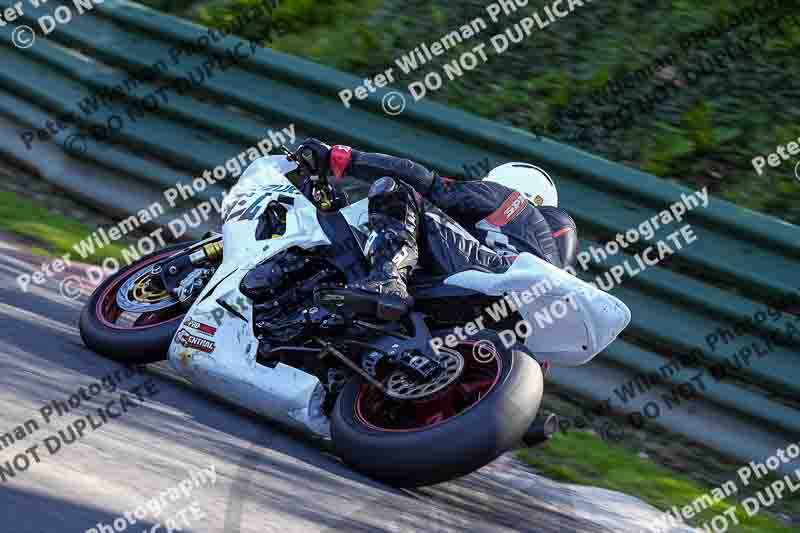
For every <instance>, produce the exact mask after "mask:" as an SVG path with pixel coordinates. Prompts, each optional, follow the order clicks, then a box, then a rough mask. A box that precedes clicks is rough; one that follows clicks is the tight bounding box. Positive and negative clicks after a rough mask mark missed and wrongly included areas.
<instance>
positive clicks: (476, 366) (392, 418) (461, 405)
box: [355, 342, 503, 433]
mask: <svg viewBox="0 0 800 533" xmlns="http://www.w3.org/2000/svg"><path fill="white" fill-rule="evenodd" d="M475 344H476V343H475V342H462V343H459V344H458V345H457V346H456V347H455V350H456V351H458V352H459V353H460V354H461V355H462V356H463V357H464V371H463V372H462V374H461V376H460V377H459V378H458V380H457V381H456V382H455V383H453V384H452V385H450V386H449V387H448V388H447V389H445V390H444V391H442V393H440V394H439V395H436V396H435V397H434V398H431V399H429V400H425V401H408V402H402V403H400V402H396V401H394V400H392V399H390V398H387V397H386V396H384V395H383V393H382V392H380V391H379V390H377V389H376V388H375V387H371V386H369V385H367V384H364V385H361V387H360V388H359V390H358V394H357V396H356V401H355V415H356V418H357V419H358V420H359V422H361V423H362V424H364V425H365V426H367V427H369V428H370V429H373V430H376V431H383V432H388V433H408V432H413V431H422V430H428V429H431V428H434V427H436V426H438V425H440V424H444V423H446V422H448V421H450V420H452V419H454V418H456V417H458V416H461V415H463V414H464V413H466V412H467V411H469V410H470V409H472V408H474V407H475V406H476V405H478V404H479V403H480V402H482V401H483V400H485V399H486V397H487V396H488V395H489V393H490V392H491V391H492V389H494V387H495V385H497V382H498V381H500V376H501V375H502V372H503V361H502V359H501V358H500V357H499V356H497V355H496V356H495V357H494V358H492V360H490V361H488V362H487V361H482V360H479V359H477V358H476V357H475V355H474V353H473V346H474V345H475ZM393 410H394V411H396V412H395V413H393V412H392V411H393ZM399 420H402V422H399ZM404 426H405V427H404Z"/></svg>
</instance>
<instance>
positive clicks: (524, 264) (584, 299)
mask: <svg viewBox="0 0 800 533" xmlns="http://www.w3.org/2000/svg"><path fill="white" fill-rule="evenodd" d="M445 283H446V284H448V285H457V286H459V287H464V288H468V289H472V290H476V291H480V292H483V293H485V294H490V295H493V296H502V295H504V294H508V295H509V297H507V298H506V299H505V302H506V304H507V308H506V309H508V310H509V311H513V310H514V309H515V308H517V307H518V308H519V313H520V315H522V320H523V321H524V322H525V323H524V324H517V325H516V326H515V328H514V330H513V331H508V332H506V333H504V334H501V339H508V340H509V341H513V340H518V341H523V340H524V344H525V346H526V347H527V348H528V349H530V350H531V352H532V353H534V354H535V355H536V358H537V359H539V360H540V361H550V362H551V363H553V364H555V365H561V366H578V365H582V364H584V363H586V362H588V361H589V360H590V359H592V358H593V357H594V356H595V355H597V354H598V353H600V352H601V351H603V349H604V348H605V347H606V346H608V345H609V344H611V342H612V341H613V340H614V339H616V338H617V336H618V335H619V334H620V333H621V332H622V330H623V329H625V327H626V326H627V325H628V323H629V322H630V320H631V312H630V310H629V309H628V307H627V306H626V305H625V304H624V303H622V302H621V301H620V300H619V299H617V298H615V297H614V296H612V295H610V294H608V293H607V292H604V291H601V290H599V289H597V288H596V287H594V286H592V285H590V284H588V283H586V282H584V281H582V280H580V279H578V278H576V277H574V276H572V275H570V274H569V273H567V272H565V271H564V270H561V269H560V268H557V267H555V266H553V265H551V264H550V263H548V262H546V261H544V260H542V259H539V258H538V257H536V256H534V255H532V254H529V253H523V254H520V256H519V257H518V258H517V260H516V261H514V263H513V264H512V265H511V268H509V269H508V270H507V271H506V272H504V273H502V274H489V273H485V272H478V271H474V270H470V271H467V272H461V273H459V274H455V275H453V276H450V277H449V278H447V280H445ZM486 315H487V316H485V317H484V324H485V325H486V327H488V328H491V323H492V317H491V315H490V314H489V313H486ZM504 342H506V341H505V340H504Z"/></svg>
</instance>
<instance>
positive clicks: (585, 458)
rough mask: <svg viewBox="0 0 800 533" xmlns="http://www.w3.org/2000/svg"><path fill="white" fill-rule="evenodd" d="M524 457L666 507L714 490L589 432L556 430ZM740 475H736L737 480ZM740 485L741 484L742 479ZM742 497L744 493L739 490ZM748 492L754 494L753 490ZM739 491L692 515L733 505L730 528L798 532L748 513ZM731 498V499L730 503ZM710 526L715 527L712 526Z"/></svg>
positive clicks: (570, 479) (748, 532) (559, 475)
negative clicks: (734, 521) (738, 498)
mask: <svg viewBox="0 0 800 533" xmlns="http://www.w3.org/2000/svg"><path fill="white" fill-rule="evenodd" d="M518 455H519V458H520V459H521V460H522V461H524V462H525V463H527V464H529V465H531V466H533V467H534V468H535V469H536V470H537V471H539V472H541V473H542V474H543V475H545V476H547V477H549V478H552V479H556V480H559V481H564V482H567V483H573V484H576V485H589V486H593V487H601V488H605V489H610V490H615V491H619V492H624V493H626V494H631V495H634V496H637V497H639V498H641V499H642V500H644V501H646V502H647V503H649V504H651V505H653V506H655V507H657V508H658V509H661V510H667V509H669V508H671V507H672V506H677V507H678V508H682V507H683V506H686V505H690V504H691V503H692V502H693V501H694V500H695V499H697V498H699V497H701V496H702V495H704V494H708V493H710V492H711V490H712V488H714V487H712V486H711V485H708V484H704V483H700V482H698V481H695V480H692V479H689V478H688V477H686V476H682V475H681V474H678V473H676V472H674V471H672V470H670V469H668V468H666V467H664V466H661V465H659V464H656V463H653V462H651V461H648V460H646V459H644V458H642V457H640V456H639V455H638V454H637V453H635V452H634V451H632V450H629V449H627V448H625V447H622V446H614V445H611V444H609V443H607V442H605V441H603V440H602V439H600V438H599V437H597V436H596V435H594V434H592V433H588V432H581V431H572V432H568V433H557V434H556V435H554V436H553V438H552V439H551V440H550V441H549V442H548V443H546V444H544V445H542V446H539V447H537V448H528V449H525V450H521V451H520V452H519V454H518ZM737 481H738V479H736V480H734V483H736V482H737ZM737 490H741V487H740V486H739V484H738V483H737ZM739 495H740V496H741V494H739ZM748 496H749V494H748ZM735 497H736V495H731V496H730V497H729V498H728V499H726V500H722V501H719V502H717V503H715V504H714V505H713V506H712V507H710V508H708V509H706V510H704V511H703V512H702V513H700V514H699V515H697V516H696V517H695V518H694V519H692V521H691V522H692V525H694V526H697V527H702V525H703V524H704V523H706V522H708V521H709V520H711V519H712V518H713V517H714V516H716V515H719V514H722V513H724V512H725V511H727V510H728V509H729V508H734V509H735V511H734V512H735V513H736V517H737V518H738V519H739V522H740V524H739V525H733V526H732V527H731V529H730V530H729V531H732V532H737V533H738V532H741V533H757V532H758V533H789V532H790V531H794V529H792V528H791V527H788V526H786V525H784V524H783V523H782V522H780V521H778V520H777V519H775V518H773V517H771V516H769V515H767V514H765V513H764V512H763V510H762V512H760V513H758V514H755V515H754V516H748V515H747V513H746V512H745V510H744V508H743V507H742V506H741V505H739V504H738V502H736V501H734V498H735ZM728 500H731V501H730V502H729V501H728ZM709 527H710V526H709Z"/></svg>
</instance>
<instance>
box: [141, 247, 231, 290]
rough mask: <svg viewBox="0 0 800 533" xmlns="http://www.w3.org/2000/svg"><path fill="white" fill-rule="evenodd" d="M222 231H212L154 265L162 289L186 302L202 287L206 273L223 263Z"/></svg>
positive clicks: (154, 271)
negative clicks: (178, 252)
mask: <svg viewBox="0 0 800 533" xmlns="http://www.w3.org/2000/svg"><path fill="white" fill-rule="evenodd" d="M222 257H223V243H222V234H219V233H215V234H212V235H208V236H206V238H204V239H202V240H200V241H198V242H196V243H194V244H192V245H191V246H189V247H188V248H186V249H185V250H184V251H183V252H181V253H180V254H178V255H177V256H173V257H170V258H169V259H167V260H165V261H163V262H161V263H159V264H157V265H155V266H153V271H152V272H153V274H154V275H156V276H158V277H159V279H160V280H161V284H162V285H163V288H164V289H165V290H166V291H167V292H169V293H171V294H173V295H175V296H176V297H178V299H179V300H180V301H181V302H184V301H189V300H190V299H191V297H192V295H193V294H194V293H195V292H197V289H198V288H200V289H202V285H203V284H204V283H205V281H206V280H207V278H209V277H210V276H208V273H209V272H210V273H212V274H213V272H214V270H216V267H217V266H219V264H220V263H222Z"/></svg>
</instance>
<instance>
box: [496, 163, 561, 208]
mask: <svg viewBox="0 0 800 533" xmlns="http://www.w3.org/2000/svg"><path fill="white" fill-rule="evenodd" d="M483 179H485V180H486V181H493V182H495V183H499V184H500V185H505V186H506V187H508V188H509V189H514V190H515V191H519V192H520V193H521V194H522V195H523V196H524V197H525V198H527V199H528V200H529V201H530V202H531V203H532V204H533V205H535V206H536V207H540V206H543V205H548V206H552V207H558V191H557V190H556V185H555V183H554V182H553V178H551V177H550V175H549V174H548V173H547V172H545V171H544V170H542V169H541V168H539V167H537V166H534V165H531V164H530V163H506V164H504V165H500V166H499V167H495V168H493V169H492V171H491V172H489V174H488V175H487V176H486V177H485V178H483Z"/></svg>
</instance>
